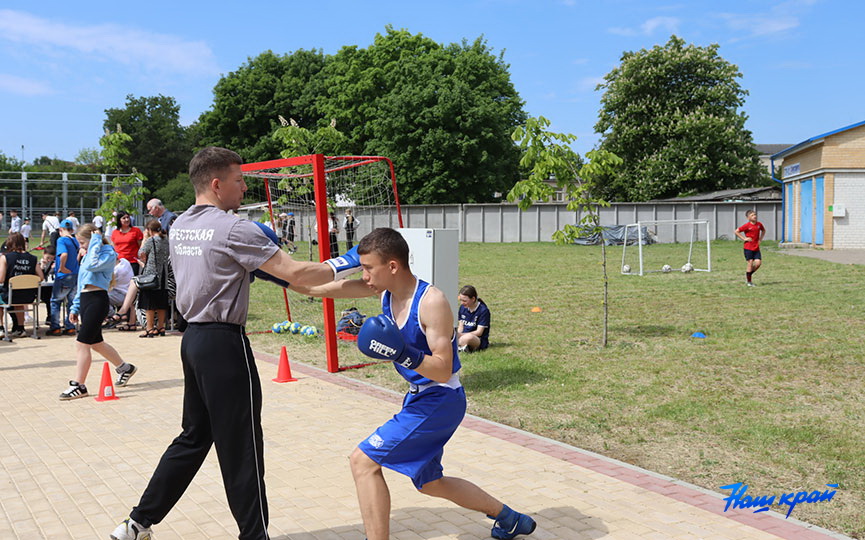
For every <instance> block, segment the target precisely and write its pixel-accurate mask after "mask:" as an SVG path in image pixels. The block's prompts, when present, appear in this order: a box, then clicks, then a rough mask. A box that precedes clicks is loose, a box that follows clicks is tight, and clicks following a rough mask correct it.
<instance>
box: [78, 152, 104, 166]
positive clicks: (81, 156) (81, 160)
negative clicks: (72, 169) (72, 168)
mask: <svg viewBox="0 0 865 540" xmlns="http://www.w3.org/2000/svg"><path fill="white" fill-rule="evenodd" d="M75 164H76V165H80V166H82V167H84V168H86V169H88V170H96V169H98V168H99V167H100V166H101V165H102V154H101V153H100V152H99V150H97V149H96V148H82V149H81V150H79V151H78V155H77V156H75Z"/></svg>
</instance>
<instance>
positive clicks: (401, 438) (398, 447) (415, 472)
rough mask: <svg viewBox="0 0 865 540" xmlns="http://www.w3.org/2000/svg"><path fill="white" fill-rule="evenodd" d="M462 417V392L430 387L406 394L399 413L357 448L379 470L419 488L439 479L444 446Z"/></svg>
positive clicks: (464, 410)
mask: <svg viewBox="0 0 865 540" xmlns="http://www.w3.org/2000/svg"><path fill="white" fill-rule="evenodd" d="M465 414H466V393H465V391H464V390H463V388H462V387H460V388H457V389H453V388H448V387H446V386H433V387H430V388H427V389H426V390H424V391H423V392H420V393H419V394H411V393H409V394H406V396H405V399H403V405H402V410H400V411H399V412H398V413H397V414H396V415H395V416H394V417H393V418H391V419H390V420H388V421H387V422H386V423H385V424H384V425H383V426H381V427H380V428H378V429H377V430H375V433H373V434H372V435H370V436H369V437H367V438H366V439H364V440H363V441H361V443H360V444H358V445H357V446H358V448H360V449H361V451H362V452H363V453H364V454H366V455H367V456H369V458H370V459H371V460H373V461H375V462H376V463H378V464H379V465H381V466H382V467H387V468H388V469H392V470H394V471H396V472H398V473H401V474H404V475H406V476H408V477H409V478H411V481H412V483H413V484H414V486H415V487H416V488H417V489H420V488H421V487H422V486H423V485H424V484H426V483H427V482H432V481H433V480H438V479H439V478H441V477H442V465H441V460H442V455H443V454H444V445H445V443H446V442H448V440H450V438H451V436H452V435H453V434H454V432H455V431H456V430H457V427H458V426H459V425H460V422H462V420H463V417H464V416H465Z"/></svg>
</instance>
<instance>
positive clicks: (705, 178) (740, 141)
mask: <svg viewBox="0 0 865 540" xmlns="http://www.w3.org/2000/svg"><path fill="white" fill-rule="evenodd" d="M741 76H742V74H741V73H740V72H739V68H738V67H736V66H735V65H733V64H731V63H729V62H727V61H726V60H724V59H723V58H721V56H720V55H719V54H718V45H716V44H715V45H710V46H708V47H698V46H695V45H687V44H686V43H685V41H684V40H682V39H680V38H678V37H676V36H672V37H671V38H670V40H669V41H668V42H667V44H666V45H664V46H660V45H658V46H655V47H653V48H652V49H650V50H646V49H641V50H640V51H638V52H625V53H624V54H623V55H622V58H621V64H620V65H619V66H618V67H616V68H615V69H613V70H612V71H611V72H610V73H608V74H607V75H606V76H605V77H604V82H603V83H601V84H600V85H598V89H601V90H603V91H604V95H603V97H602V98H601V105H602V106H601V110H600V113H599V119H598V122H597V124H595V131H596V132H598V133H601V134H602V136H603V140H602V141H601V144H600V148H601V149H604V150H608V151H610V152H613V153H615V154H617V155H618V156H620V157H621V158H622V159H624V166H623V167H622V168H621V169H619V170H618V171H617V172H616V173H615V174H613V175H610V176H606V177H605V178H604V179H603V182H602V186H601V189H602V194H603V195H604V196H605V197H606V198H608V199H609V200H631V201H646V200H650V199H656V198H668V197H676V196H678V195H686V194H692V193H697V192H705V191H713V190H719V189H730V188H738V187H749V186H753V185H758V184H761V183H764V182H765V181H766V179H767V176H768V175H767V174H766V172H765V171H764V170H763V168H762V167H761V166H760V163H759V159H758V156H757V151H756V150H755V149H754V145H753V142H752V138H751V132H750V131H748V130H746V129H745V121H746V120H747V116H746V115H745V114H744V113H742V112H739V111H738V109H739V108H740V107H741V106H742V105H743V103H744V99H745V96H746V95H747V94H748V92H747V91H745V90H744V89H743V88H742V87H741V86H740V85H739V82H738V79H740V78H741Z"/></svg>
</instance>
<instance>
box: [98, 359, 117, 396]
mask: <svg viewBox="0 0 865 540" xmlns="http://www.w3.org/2000/svg"><path fill="white" fill-rule="evenodd" d="M115 399H120V398H119V397H117V395H116V394H115V393H114V382H113V381H112V380H111V370H110V369H109V368H108V362H104V363H103V364H102V382H100V383H99V395H98V396H96V401H112V400H115Z"/></svg>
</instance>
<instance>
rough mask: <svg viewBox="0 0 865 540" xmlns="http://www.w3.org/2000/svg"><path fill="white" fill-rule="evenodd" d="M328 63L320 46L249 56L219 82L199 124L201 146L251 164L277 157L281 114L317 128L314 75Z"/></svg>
mask: <svg viewBox="0 0 865 540" xmlns="http://www.w3.org/2000/svg"><path fill="white" fill-rule="evenodd" d="M324 64H325V57H324V54H323V53H322V52H321V51H316V50H311V51H306V50H303V49H301V50H298V51H295V52H294V53H292V54H284V55H277V54H274V53H273V52H272V51H265V52H263V53H261V54H259V55H258V56H257V57H255V58H249V59H248V61H247V62H246V63H245V64H243V65H242V66H241V67H240V68H239V69H238V70H237V71H234V72H231V73H229V74H228V75H225V76H223V77H222V78H221V79H220V80H219V82H217V83H216V87H215V88H214V89H213V95H214V101H213V107H212V108H211V109H210V110H208V111H205V112H204V113H203V114H202V115H201V117H200V118H199V121H198V124H197V125H196V126H195V132H196V135H197V144H198V145H199V146H207V145H214V146H224V147H226V148H230V149H232V150H234V151H235V152H237V153H238V154H240V155H241V157H243V159H244V161H247V162H254V161H264V160H269V159H275V158H276V157H277V156H278V155H279V154H280V152H281V151H282V150H284V148H282V147H280V145H279V142H278V141H277V140H276V139H274V138H273V137H272V134H273V132H274V131H275V130H276V129H277V128H278V127H279V122H278V120H277V116H278V115H282V116H283V117H285V118H294V119H296V121H297V123H298V125H300V126H301V127H306V128H311V127H314V126H315V123H316V120H317V119H318V118H319V116H318V115H316V114H315V113H314V109H313V103H314V101H315V97H316V95H317V94H318V91H317V84H318V82H317V81H318V80H317V79H315V75H316V74H317V73H318V72H319V71H321V69H322V67H323V66H324ZM314 79H315V80H314Z"/></svg>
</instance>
